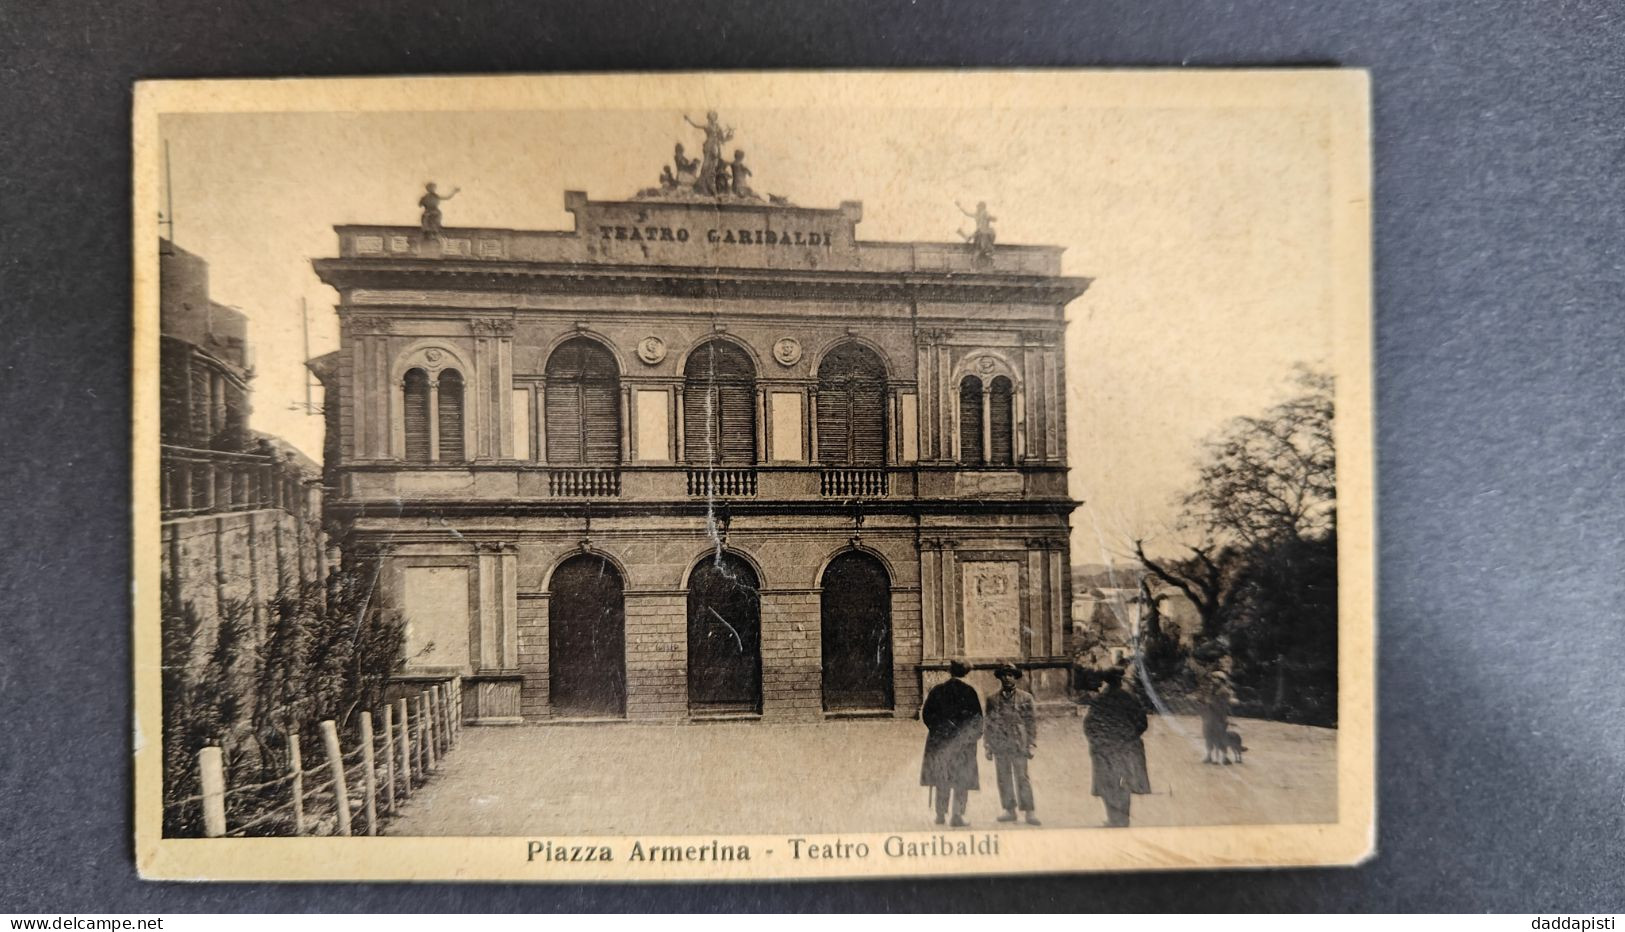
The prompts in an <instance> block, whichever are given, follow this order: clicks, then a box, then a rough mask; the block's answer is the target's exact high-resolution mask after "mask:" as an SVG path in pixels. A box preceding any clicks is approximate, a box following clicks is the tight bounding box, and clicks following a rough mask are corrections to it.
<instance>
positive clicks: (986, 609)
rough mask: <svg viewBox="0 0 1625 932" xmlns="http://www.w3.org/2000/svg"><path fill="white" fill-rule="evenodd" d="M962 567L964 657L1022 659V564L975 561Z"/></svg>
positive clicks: (1012, 561) (1010, 561) (1009, 561)
mask: <svg viewBox="0 0 1625 932" xmlns="http://www.w3.org/2000/svg"><path fill="white" fill-rule="evenodd" d="M1022 556H1023V557H1025V552H1023V554H1022ZM959 568H960V573H961V579H960V583H959V587H960V592H961V594H962V596H963V600H964V601H963V603H962V609H963V611H962V614H961V618H962V620H963V622H964V626H965V656H966V657H970V658H1001V657H1002V658H1014V657H1018V656H1020V655H1021V625H1022V618H1021V564H1020V563H1018V562H1016V561H1015V560H975V561H970V562H966V563H961V564H960V565H959Z"/></svg>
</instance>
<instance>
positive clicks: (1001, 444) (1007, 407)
mask: <svg viewBox="0 0 1625 932" xmlns="http://www.w3.org/2000/svg"><path fill="white" fill-rule="evenodd" d="M1014 396H1015V391H1014V389H1013V388H1012V386H1011V385H1010V380H1009V379H1007V378H1005V377H1004V376H1002V375H1001V376H998V377H996V378H995V379H994V380H993V385H992V386H991V387H989V389H988V392H987V421H988V440H989V447H988V456H987V461H988V462H989V463H995V464H997V465H1000V466H1011V465H1014V464H1015V462H1016V435H1015V406H1014V404H1013V403H1012V399H1013V398H1014Z"/></svg>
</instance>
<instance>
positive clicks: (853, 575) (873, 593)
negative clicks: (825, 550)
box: [818, 550, 892, 712]
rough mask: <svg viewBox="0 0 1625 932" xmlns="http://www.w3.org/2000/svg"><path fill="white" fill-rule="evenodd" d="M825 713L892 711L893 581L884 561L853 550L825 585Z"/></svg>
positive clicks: (833, 565) (827, 574) (837, 562)
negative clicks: (883, 563)
mask: <svg viewBox="0 0 1625 932" xmlns="http://www.w3.org/2000/svg"><path fill="white" fill-rule="evenodd" d="M820 588H821V589H822V592H821V593H820V594H819V597H818V602H819V612H820V614H819V617H820V619H821V621H822V628H823V647H824V650H823V657H824V710H825V711H826V712H838V711H863V710H881V709H884V710H887V711H889V710H890V709H891V707H892V644H891V577H890V576H889V575H888V574H887V572H886V568H885V567H884V566H883V565H881V563H880V561H879V560H877V559H875V558H874V557H872V556H870V555H869V554H867V553H864V552H863V551H861V550H848V551H847V552H845V553H843V554H841V555H840V556H838V557H836V558H835V559H833V560H831V561H830V564H829V566H828V567H827V568H826V569H825V570H824V578H823V579H822V580H821V581H820Z"/></svg>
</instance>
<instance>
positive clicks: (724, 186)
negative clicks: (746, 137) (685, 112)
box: [637, 110, 790, 207]
mask: <svg viewBox="0 0 1625 932" xmlns="http://www.w3.org/2000/svg"><path fill="white" fill-rule="evenodd" d="M683 121H684V122H685V123H687V124H688V125H689V126H692V127H694V128H695V129H697V130H700V131H701V132H703V133H705V140H704V141H703V142H702V143H701V144H700V157H699V158H697V159H691V158H689V157H688V153H687V152H686V151H685V150H684V149H683V144H682V143H680V142H679V143H677V145H676V148H675V150H674V152H673V155H672V162H671V164H670V165H664V166H662V167H661V169H660V186H659V187H657V188H644V189H643V190H641V191H639V192H638V193H637V199H638V200H682V201H686V200H696V201H697V200H702V199H710V200H721V201H760V200H762V196H761V195H759V194H757V193H756V192H755V191H753V190H752V189H751V186H750V176H751V170H750V168H748V167H747V166H746V165H745V150H743V149H735V150H734V152H733V158H732V159H727V158H725V157H724V156H723V151H724V150H723V146H724V145H726V144H727V143H728V142H730V141H732V140H733V138H734V129H733V127H731V126H726V125H724V124H723V123H722V122H721V120H720V119H718V117H717V112H716V111H715V110H710V111H707V112H706V114H705V122H704V123H697V122H695V121H694V120H693V119H691V118H689V117H688V116H684V117H683ZM767 199H768V201H769V202H770V203H772V204H773V205H775V206H780V207H787V206H789V205H790V202H789V200H788V199H786V198H783V197H780V196H778V195H776V194H769V195H768V196H767Z"/></svg>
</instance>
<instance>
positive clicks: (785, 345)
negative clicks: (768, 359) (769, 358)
mask: <svg viewBox="0 0 1625 932" xmlns="http://www.w3.org/2000/svg"><path fill="white" fill-rule="evenodd" d="M773 358H774V359H776V360H778V361H779V365H781V366H793V365H795V364H796V363H798V362H800V361H801V344H800V343H798V342H796V341H795V340H794V339H792V338H790V337H785V338H784V339H782V340H780V341H778V342H777V343H774V344H773Z"/></svg>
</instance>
